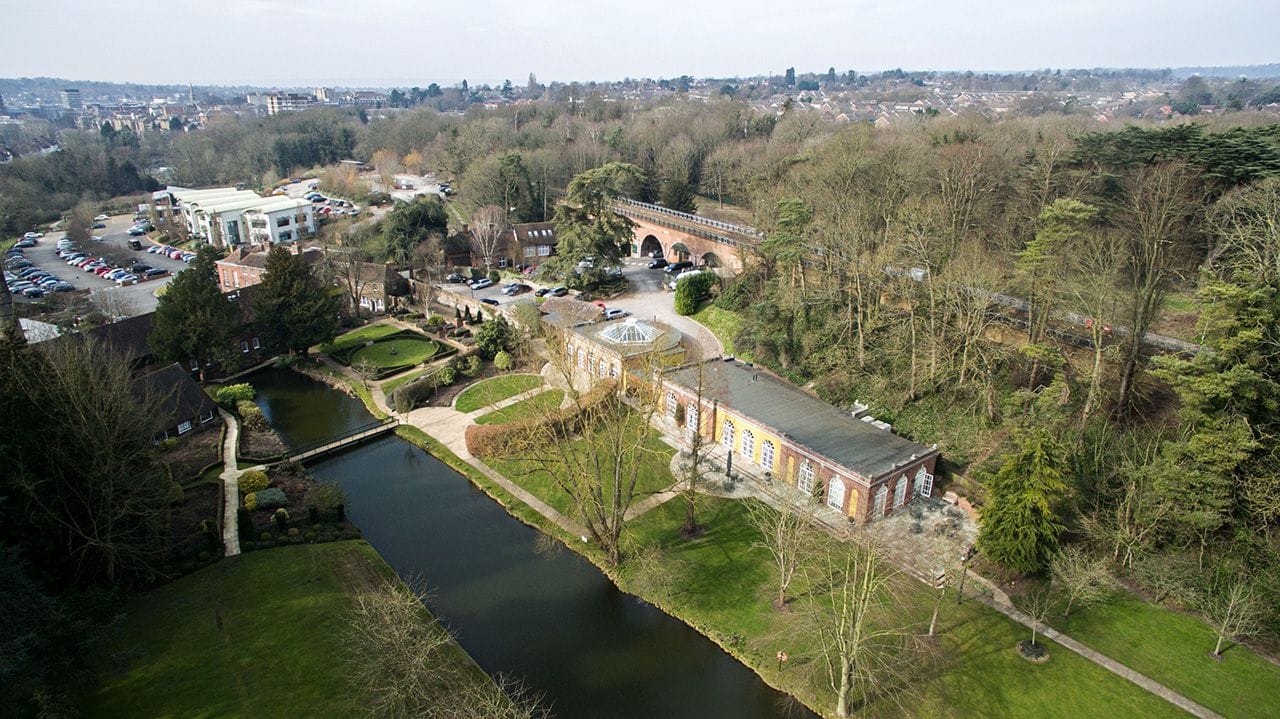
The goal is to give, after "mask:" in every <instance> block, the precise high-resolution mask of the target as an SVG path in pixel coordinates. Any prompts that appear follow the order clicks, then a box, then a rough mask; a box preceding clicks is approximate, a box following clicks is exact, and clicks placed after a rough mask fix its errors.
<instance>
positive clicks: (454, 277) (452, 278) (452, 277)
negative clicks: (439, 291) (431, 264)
mask: <svg viewBox="0 0 1280 719" xmlns="http://www.w3.org/2000/svg"><path fill="white" fill-rule="evenodd" d="M445 279H446V280H448V281H449V282H453V283H455V284H457V283H459V282H466V281H467V278H465V277H463V276H462V275H460V274H458V273H457V272H450V273H449V276H448V277H446V278H445Z"/></svg>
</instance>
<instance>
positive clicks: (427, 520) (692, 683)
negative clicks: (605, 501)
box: [250, 370, 812, 719]
mask: <svg viewBox="0 0 1280 719" xmlns="http://www.w3.org/2000/svg"><path fill="white" fill-rule="evenodd" d="M250 381H251V382H252V383H253V385H254V387H256V388H257V389H258V403H259V404H260V405H262V408H263V411H264V412H265V413H266V415H267V417H268V418H269V419H270V420H271V422H272V424H273V425H274V426H275V427H276V429H277V430H279V431H280V433H281V435H282V436H283V437H284V439H285V441H286V442H288V443H289V444H290V445H292V446H300V445H303V444H307V443H310V442H314V441H317V440H320V439H324V438H326V437H328V436H332V435H333V434H335V433H338V432H341V431H343V429H344V428H348V427H355V426H359V425H361V424H364V423H365V422H368V421H369V420H370V419H371V418H370V416H369V415H368V414H367V413H366V412H365V410H364V407H363V405H362V404H361V403H360V402H359V400H354V399H352V398H349V397H347V396H345V395H343V394H342V393H340V392H337V391H335V390H333V389H331V388H329V387H326V386H325V385H323V384H321V383H319V382H315V381H313V380H310V379H308V378H305V377H302V376H300V375H297V374H295V373H293V372H289V371H287V370H266V371H263V372H261V373H258V374H255V375H254V376H253V377H252V378H250ZM309 469H310V470H311V473H312V474H313V475H314V476H316V477H317V478H318V479H321V480H332V481H337V482H339V483H341V484H342V486H343V487H344V488H345V489H346V490H347V493H348V494H349V495H350V496H351V511H350V514H351V517H352V519H353V520H354V521H355V522H356V523H357V524H358V525H359V526H360V528H361V529H362V530H363V532H364V536H365V537H366V538H367V539H368V540H369V542H370V543H371V544H372V545H373V546H374V547H375V548H376V549H377V550H378V553H379V554H381V555H382V557H383V558H384V559H385V560H386V561H387V563H388V564H390V565H391V566H392V567H393V568H394V569H395V570H396V572H397V573H399V575H400V576H401V577H404V578H406V579H408V580H410V581H412V582H415V583H419V584H421V585H422V586H425V587H426V588H428V589H429V591H430V593H431V596H430V599H429V602H428V603H429V604H430V606H431V609H432V611H434V612H435V613H436V615H437V616H439V617H441V619H442V620H443V621H444V622H445V623H446V624H447V625H448V626H449V627H450V628H451V629H452V630H453V631H454V632H455V633H456V635H457V638H458V641H459V643H460V644H461V645H462V646H463V647H464V648H465V649H466V650H467V652H468V653H470V654H471V656H472V657H474V658H475V660H476V661H477V662H478V663H479V664H480V666H481V667H483V668H484V669H485V670H486V671H488V672H489V673H491V674H498V673H502V674H506V675H508V676H511V677H514V678H517V679H520V680H522V681H523V682H524V683H525V685H526V686H528V687H529V688H531V689H533V690H534V691H537V692H541V693H542V694H543V695H544V696H545V698H546V699H547V701H548V702H549V703H550V704H551V705H552V708H553V710H554V711H555V714H556V715H557V716H559V717H562V718H564V719H570V718H573V717H619V718H624V717H637V718H640V717H643V718H646V719H649V718H659V717H779V716H788V712H787V711H786V710H785V709H784V706H786V705H787V704H788V702H786V700H785V697H784V696H783V695H781V694H779V693H778V692H775V691H774V690H773V689H771V688H769V687H768V686H767V685H765V684H764V683H763V682H761V681H760V679H759V678H758V677H756V675H755V674H754V673H752V672H751V671H750V670H749V669H747V668H746V667H744V666H743V665H742V664H740V663H738V662H737V661H736V660H735V659H733V658H732V657H730V656H729V655H727V654H725V653H724V652H723V651H722V650H721V649H720V648H719V647H717V646H716V645H715V644H713V643H711V642H710V641H708V640H707V639H706V638H705V637H703V636H701V635H699V634H698V633H697V632H695V631H693V630H692V629H690V628H689V627H687V626H685V625H684V624H683V623H682V622H679V621H677V620H675V619H672V618H671V617H668V616H667V615H665V614H663V613H662V612H660V611H658V610H656V609H654V608H653V607H650V606H648V605H646V604H644V603H643V602H640V601H639V600H637V599H635V598H634V597H631V596H628V595H626V594H623V593H622V592H619V591H618V590H617V589H616V588H615V587H614V586H613V584H612V583H611V582H610V581H609V580H608V579H607V578H606V577H605V576H604V575H603V574H601V573H600V571H599V570H597V569H596V568H595V567H594V566H593V565H592V564H591V563H589V562H587V561H586V560H585V559H583V558H581V557H580V556H578V555H577V554H575V553H573V552H570V551H568V550H563V549H562V550H561V551H560V552H558V553H556V554H554V555H553V556H550V557H548V556H544V555H543V554H539V553H537V552H536V551H535V549H534V546H535V539H536V537H537V536H538V532H537V530H534V529H530V528H529V527H527V526H525V525H523V524H521V523H520V522H518V521H516V520H515V519H512V518H511V517H510V516H509V515H507V513H506V511H505V510H503V509H502V507H500V506H499V505H498V504H497V503H495V502H493V501H492V500H490V499H489V498H488V497H487V496H485V495H484V494H483V493H481V492H480V491H479V490H477V489H475V488H474V487H472V486H471V484H470V483H469V482H468V481H467V480H466V478H465V477H463V476H462V475H460V474H458V473H456V472H454V471H453V470H452V469H451V468H449V467H448V466H447V465H445V464H443V463H442V462H440V461H439V460H437V459H436V458H434V457H432V456H431V455H429V454H427V453H426V452H423V451H422V450H420V449H418V448H417V447H416V446H414V445H412V444H410V443H408V442H405V441H404V440H401V439H399V438H397V437H388V438H385V439H380V440H377V441H375V442H372V443H370V444H367V445H363V446H362V447H359V448H357V449H354V450H351V451H348V452H345V453H343V454H340V455H337V456H334V457H332V458H329V459H326V460H322V461H318V462H316V463H313V464H311V465H309ZM803 715H805V716H812V715H811V714H808V713H807V712H803Z"/></svg>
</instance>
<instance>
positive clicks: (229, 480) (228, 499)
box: [218, 407, 240, 557]
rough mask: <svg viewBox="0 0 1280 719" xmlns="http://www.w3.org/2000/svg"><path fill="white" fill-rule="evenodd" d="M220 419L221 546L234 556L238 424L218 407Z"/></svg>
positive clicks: (237, 531)
mask: <svg viewBox="0 0 1280 719" xmlns="http://www.w3.org/2000/svg"><path fill="white" fill-rule="evenodd" d="M218 414H220V415H222V421H223V423H225V424H226V426H227V435H226V437H225V438H224V439H223V441H222V467H223V469H222V474H221V475H219V476H220V477H221V478H222V505H223V506H222V546H223V547H224V548H225V550H226V556H228V557H234V556H236V555H237V554H239V553H240V527H239V524H238V521H239V517H240V514H239V509H240V470H239V469H238V468H237V467H236V448H237V447H239V446H240V424H239V423H238V422H236V418H235V417H232V416H231V413H230V412H228V411H226V410H225V409H222V408H221V407H219V408H218Z"/></svg>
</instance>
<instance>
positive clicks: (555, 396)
mask: <svg viewBox="0 0 1280 719" xmlns="http://www.w3.org/2000/svg"><path fill="white" fill-rule="evenodd" d="M563 401H564V390H562V389H549V390H547V391H546V392H543V393H542V394H535V395H534V396H532V397H530V398H528V399H522V400H520V401H519V402H516V403H515V404H511V405H507V406H506V407H503V408H502V409H496V410H494V411H492V412H489V413H487V414H482V415H480V416H479V417H477V418H476V424H505V423H507V422H514V421H516V420H520V419H527V418H529V417H533V416H535V415H537V414H540V413H543V412H546V411H547V410H551V409H555V408H556V407H559V406H560V403H561V402H563Z"/></svg>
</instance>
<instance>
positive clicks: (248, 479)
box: [240, 469, 271, 494]
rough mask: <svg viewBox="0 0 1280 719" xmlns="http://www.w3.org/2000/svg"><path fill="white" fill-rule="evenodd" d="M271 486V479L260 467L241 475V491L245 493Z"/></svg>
mask: <svg viewBox="0 0 1280 719" xmlns="http://www.w3.org/2000/svg"><path fill="white" fill-rule="evenodd" d="M270 486H271V479H270V478H269V477H267V473H266V472H263V471H262V470H260V469H251V470H249V471H248V472H245V473H244V474H242V475H240V491H241V492H244V493H245V494H249V493H250V492H261V491H262V490H264V489H266V488H267V487H270Z"/></svg>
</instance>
